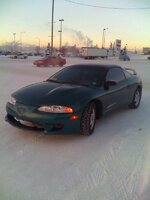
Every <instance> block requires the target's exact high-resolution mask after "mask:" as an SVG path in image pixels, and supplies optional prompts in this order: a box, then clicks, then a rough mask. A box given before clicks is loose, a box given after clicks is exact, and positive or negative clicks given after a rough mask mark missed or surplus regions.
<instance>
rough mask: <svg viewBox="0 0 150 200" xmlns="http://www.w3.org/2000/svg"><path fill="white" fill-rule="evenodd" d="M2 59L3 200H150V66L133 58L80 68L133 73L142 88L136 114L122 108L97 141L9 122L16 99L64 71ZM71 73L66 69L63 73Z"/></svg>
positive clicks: (105, 121) (104, 122) (99, 129)
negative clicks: (109, 68) (9, 103)
mask: <svg viewBox="0 0 150 200" xmlns="http://www.w3.org/2000/svg"><path fill="white" fill-rule="evenodd" d="M35 59H36V57H28V59H25V60H21V59H15V60H14V59H10V58H9V57H7V56H1V57H0V93H1V95H0V107H1V112H0V199H1V200H83V199H85V200H149V199H150V192H149V187H150V131H149V130H150V106H149V105H150V78H149V77H150V61H149V60H148V59H146V56H144V55H135V54H132V55H131V61H126V62H124V61H119V60H118V58H108V59H104V60H103V59H97V60H94V61H92V60H90V61H88V60H83V59H81V58H71V57H70V58H67V65H70V64H74V63H83V62H84V63H87V62H94V63H106V64H107V63H108V64H110V63H113V64H118V65H121V66H124V67H131V68H133V69H135V70H136V71H137V73H138V74H139V75H140V76H141V78H142V81H143V97H142V101H141V105H140V107H139V108H138V109H137V110H130V109H128V108H123V109H121V110H118V111H116V112H114V113H112V114H110V115H109V116H106V117H104V118H102V119H101V120H99V121H97V123H96V129H95V132H94V134H93V135H91V136H89V137H84V136H81V135H77V134H74V133H73V132H72V134H70V135H46V134H44V133H43V132H36V131H27V130H23V129H18V128H16V127H12V126H11V125H10V124H8V123H7V122H5V115H6V111H5V105H6V102H7V101H8V99H9V97H10V95H11V93H12V92H13V91H15V90H17V89H19V88H21V87H23V86H26V85H28V84H31V83H35V82H39V81H43V80H45V79H47V78H48V77H49V76H50V75H52V74H53V73H54V72H56V71H58V70H60V69H61V67H41V68H39V67H35V66H34V65H33V60H35ZM64 67H65V66H64Z"/></svg>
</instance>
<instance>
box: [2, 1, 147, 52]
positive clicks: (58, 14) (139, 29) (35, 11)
mask: <svg viewBox="0 0 150 200" xmlns="http://www.w3.org/2000/svg"><path fill="white" fill-rule="evenodd" d="M73 2H76V3H81V4H88V5H91V6H86V5H85V6H84V5H81V4H75V3H73ZM73 2H71V1H67V0H54V46H56V47H59V41H60V33H59V32H58V31H59V30H60V21H59V19H64V21H63V23H62V45H75V44H76V45H77V46H87V45H91V44H92V45H97V46H98V47H101V46H102V34H103V29H104V28H105V29H106V28H108V29H106V31H105V47H109V45H110V43H111V42H112V43H113V42H114V41H115V40H116V39H120V40H121V41H122V47H123V46H125V45H126V44H127V45H128V48H129V49H135V48H136V49H142V48H143V47H147V46H150V22H149V21H150V1H149V0H124V1H120V0H107V1H106V0H93V1H90V0H73ZM100 6H103V7H113V8H114V7H115V8H149V9H102V8H100ZM51 15H52V0H32V1H31V0H0V44H4V43H6V42H12V41H14V33H15V41H18V42H19V41H21V40H22V43H24V44H35V45H36V44H37V45H38V44H39V43H40V45H41V46H46V45H47V43H48V42H50V41H51V21H52V19H51Z"/></svg>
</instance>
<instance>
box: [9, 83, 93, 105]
mask: <svg viewBox="0 0 150 200" xmlns="http://www.w3.org/2000/svg"><path fill="white" fill-rule="evenodd" d="M91 91H93V89H92V88H90V87H85V86H80V85H71V84H60V83H53V82H41V83H36V84H32V85H29V86H26V87H24V88H21V89H19V90H18V91H16V92H14V93H13V94H12V96H13V97H14V98H15V99H16V101H17V102H20V103H22V104H26V105H34V106H39V105H50V104H55V105H66V104H67V105H72V104H74V103H76V102H78V103H79V101H82V98H85V96H89V95H88V94H91Z"/></svg>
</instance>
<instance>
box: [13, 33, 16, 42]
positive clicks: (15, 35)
mask: <svg viewBox="0 0 150 200" xmlns="http://www.w3.org/2000/svg"><path fill="white" fill-rule="evenodd" d="M13 35H14V44H15V42H16V33H13Z"/></svg>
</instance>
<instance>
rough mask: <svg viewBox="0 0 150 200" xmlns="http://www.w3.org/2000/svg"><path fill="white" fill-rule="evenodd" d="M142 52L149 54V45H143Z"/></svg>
mask: <svg viewBox="0 0 150 200" xmlns="http://www.w3.org/2000/svg"><path fill="white" fill-rule="evenodd" d="M143 53H144V55H149V54H150V47H143Z"/></svg>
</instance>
